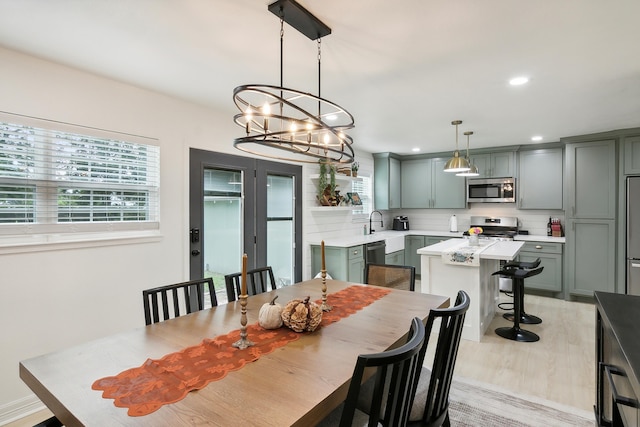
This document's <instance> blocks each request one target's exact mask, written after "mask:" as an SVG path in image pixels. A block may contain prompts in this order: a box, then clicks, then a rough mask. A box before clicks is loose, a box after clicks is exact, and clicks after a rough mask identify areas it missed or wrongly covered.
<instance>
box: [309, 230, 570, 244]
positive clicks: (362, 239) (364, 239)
mask: <svg viewBox="0 0 640 427" xmlns="http://www.w3.org/2000/svg"><path fill="white" fill-rule="evenodd" d="M400 236H402V237H404V236H438V237H449V238H461V237H462V231H459V232H457V233H452V232H449V231H436V230H407V231H393V230H383V231H377V232H375V233H373V234H367V235H364V234H356V235H351V236H340V237H328V238H326V239H324V244H325V246H334V247H339V248H348V247H350V246H357V245H364V244H367V243H371V242H378V241H380V240H386V239H390V238H393V237H400ZM316 239H317V238H316ZM316 239H313V240H310V241H309V242H308V243H309V244H310V245H320V240H316ZM514 240H515V241H523V242H550V243H564V242H565V238H564V237H549V236H539V235H530V234H529V235H524V234H518V235H517V236H515V238H514Z"/></svg>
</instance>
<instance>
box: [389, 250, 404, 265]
mask: <svg viewBox="0 0 640 427" xmlns="http://www.w3.org/2000/svg"><path fill="white" fill-rule="evenodd" d="M384 263H385V264H390V265H404V251H396V252H392V253H390V254H387V255H385V257H384Z"/></svg>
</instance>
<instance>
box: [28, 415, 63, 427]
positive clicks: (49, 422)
mask: <svg viewBox="0 0 640 427" xmlns="http://www.w3.org/2000/svg"><path fill="white" fill-rule="evenodd" d="M63 425H64V424H62V423H61V422H60V420H58V418H56V417H55V416H53V417H51V418H47V419H46V420H44V421H41V422H39V423H38V424H36V425H34V426H33V427H63Z"/></svg>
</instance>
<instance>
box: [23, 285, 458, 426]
mask: <svg viewBox="0 0 640 427" xmlns="http://www.w3.org/2000/svg"><path fill="white" fill-rule="evenodd" d="M361 286H369V285H363V284H356V283H350V282H343V281H338V280H327V281H326V295H327V297H326V298H327V302H328V303H329V304H331V302H332V295H336V294H337V293H340V292H342V293H349V292H352V291H353V290H358V287H361ZM322 288H323V286H322V279H312V280H307V281H303V282H300V283H296V284H294V285H291V286H285V287H282V288H279V289H276V290H273V291H270V292H265V293H261V294H257V295H253V296H249V297H248V298H247V299H246V319H247V324H249V325H251V324H254V323H257V322H258V313H259V311H260V309H261V308H262V306H263V304H266V303H269V302H270V301H271V300H272V299H273V298H274V296H275V295H277V296H278V300H277V301H278V302H280V303H281V304H282V305H285V304H286V302H288V301H291V300H294V299H304V298H305V297H306V296H309V297H310V298H311V300H312V301H317V302H318V303H319V302H320V301H321V298H322ZM372 288H373V287H372ZM385 292H386V291H385ZM449 304H450V300H449V298H448V297H446V296H439V295H431V294H423V293H420V292H411V291H404V290H397V289H388V292H386V293H384V294H383V296H382V297H379V298H378V299H376V300H375V301H373V302H371V303H370V304H369V305H367V306H364V307H362V308H360V309H358V310H357V311H354V312H353V313H351V314H349V315H348V316H346V317H344V318H342V319H340V320H339V321H336V322H334V323H331V324H328V325H322V324H321V326H320V327H319V328H318V329H316V330H315V331H312V332H302V333H300V334H299V337H297V336H296V339H295V340H293V341H291V342H288V343H287V344H286V345H283V346H281V347H278V348H276V349H274V350H273V351H271V352H269V353H267V354H262V355H261V356H260V357H259V358H258V359H257V360H255V361H254V362H251V363H247V364H245V365H244V366H242V367H241V368H240V369H237V370H233V371H231V372H228V373H227V374H226V375H224V376H223V377H222V378H220V379H218V380H215V381H212V382H210V383H208V384H207V385H206V386H204V387H202V388H200V389H198V390H194V391H190V392H188V393H186V395H185V396H184V398H182V399H181V400H178V401H176V402H173V403H168V404H164V405H162V406H161V407H159V408H158V409H157V410H153V411H152V412H151V413H148V414H145V415H142V416H131V415H129V414H128V411H127V408H123V407H118V406H116V405H115V404H114V399H111V398H106V397H103V395H102V391H100V390H95V389H92V384H94V382H96V380H99V379H101V378H105V377H110V376H115V375H117V374H119V373H121V372H123V371H126V370H128V369H131V368H135V367H139V366H140V365H142V364H144V363H145V361H146V360H148V359H160V358H163V356H165V355H168V354H171V353H174V352H179V351H180V350H183V349H185V348H188V347H190V346H196V345H198V344H199V343H201V342H202V341H203V340H206V339H213V338H215V337H217V336H220V335H224V334H227V333H229V332H230V331H232V330H237V329H240V327H241V323H240V319H241V304H240V302H239V301H235V302H231V303H228V304H221V305H218V306H216V307H212V308H209V309H205V310H201V311H197V312H195V313H191V314H188V315H184V316H180V317H177V318H174V319H170V320H166V321H163V322H159V323H155V324H151V325H148V326H141V327H139V328H135V329H132V330H127V331H123V332H120V333H116V334H114V335H111V336H107V337H104V338H99V339H96V340H93V341H90V342H86V343H83V344H79V345H76V346H73V347H70V348H66V349H62V350H59V351H55V352H52V353H49V354H45V355H42V356H38V357H34V358H31V359H28V360H24V361H21V362H20V366H19V369H20V378H21V379H22V380H23V381H24V382H25V383H26V384H27V386H29V388H30V389H31V390H32V391H33V392H34V393H35V394H36V395H37V397H38V398H39V399H40V400H41V401H42V402H43V403H44V404H45V405H46V406H47V407H48V408H49V409H50V410H51V411H52V412H53V414H54V415H55V416H56V417H57V418H58V419H59V420H60V421H61V422H62V423H63V424H64V425H65V426H68V427H71V426H109V427H111V426H154V427H157V426H193V425H213V426H236V425H241V426H278V427H282V426H305V427H308V426H313V425H315V424H317V423H318V422H319V421H320V420H322V419H323V418H324V417H326V416H327V415H328V414H329V413H330V412H331V411H332V410H334V409H335V408H336V407H338V406H339V405H340V403H342V402H343V401H344V399H345V398H346V394H347V390H348V388H349V383H350V380H351V376H352V373H353V369H354V366H355V363H356V359H357V356H358V355H359V354H366V353H378V352H382V351H385V350H388V349H390V348H394V347H397V346H399V345H401V344H402V343H404V341H405V340H406V338H407V334H408V330H409V326H410V323H411V320H412V319H413V318H414V317H418V318H420V319H422V320H423V322H426V319H427V317H428V315H429V311H430V310H431V309H435V308H443V307H448V306H449ZM283 328H286V326H283ZM247 338H248V339H249V340H251V338H252V336H251V334H250V333H249V335H248V337H247ZM250 349H251V347H249V348H248V349H244V350H237V351H250Z"/></svg>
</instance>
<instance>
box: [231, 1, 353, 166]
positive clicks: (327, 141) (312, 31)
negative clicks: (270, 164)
mask: <svg viewBox="0 0 640 427" xmlns="http://www.w3.org/2000/svg"><path fill="white" fill-rule="evenodd" d="M268 8H269V10H270V11H271V12H272V13H274V14H275V15H277V16H279V17H280V86H273V85H263V84H248V85H242V86H238V87H236V88H235V89H234V90H233V101H234V103H235V105H236V107H238V109H239V110H240V113H238V114H236V115H235V116H234V117H233V120H234V122H235V123H236V124H237V125H238V126H240V127H242V128H243V129H244V131H245V135H244V136H241V137H238V138H236V139H234V141H233V145H234V147H236V148H237V149H239V150H242V151H245V152H247V153H251V154H255V155H258V156H263V157H269V158H273V159H279V160H287V161H295V162H303V163H317V162H318V160H323V161H327V162H332V163H352V162H353V160H354V152H353V147H352V144H353V139H352V138H351V137H350V136H349V135H347V134H346V133H345V131H347V130H348V129H351V128H353V127H354V119H353V116H352V115H351V114H350V113H349V112H348V111H347V110H345V109H344V108H342V107H341V106H339V105H338V104H336V103H334V102H331V101H329V100H326V99H324V98H322V97H321V96H320V89H321V86H320V84H321V79H320V75H321V73H320V70H321V38H322V37H324V36H326V35H328V34H331V28H329V27H328V26H326V25H325V24H324V23H322V22H321V21H320V20H319V19H318V18H316V17H315V16H314V15H312V14H311V13H310V12H309V11H308V10H306V9H305V8H304V7H302V6H301V5H300V4H298V3H296V2H295V0H278V1H276V2H275V3H272V4H270V5H269V7H268ZM284 22H287V23H288V24H289V25H291V26H292V27H293V28H295V29H296V30H298V31H299V32H301V33H302V34H304V35H305V36H307V37H308V38H310V39H311V40H317V42H318V95H314V94H311V93H308V92H302V91H299V90H295V89H290V88H286V87H284V86H283V65H282V64H283V60H282V58H283V45H284Z"/></svg>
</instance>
